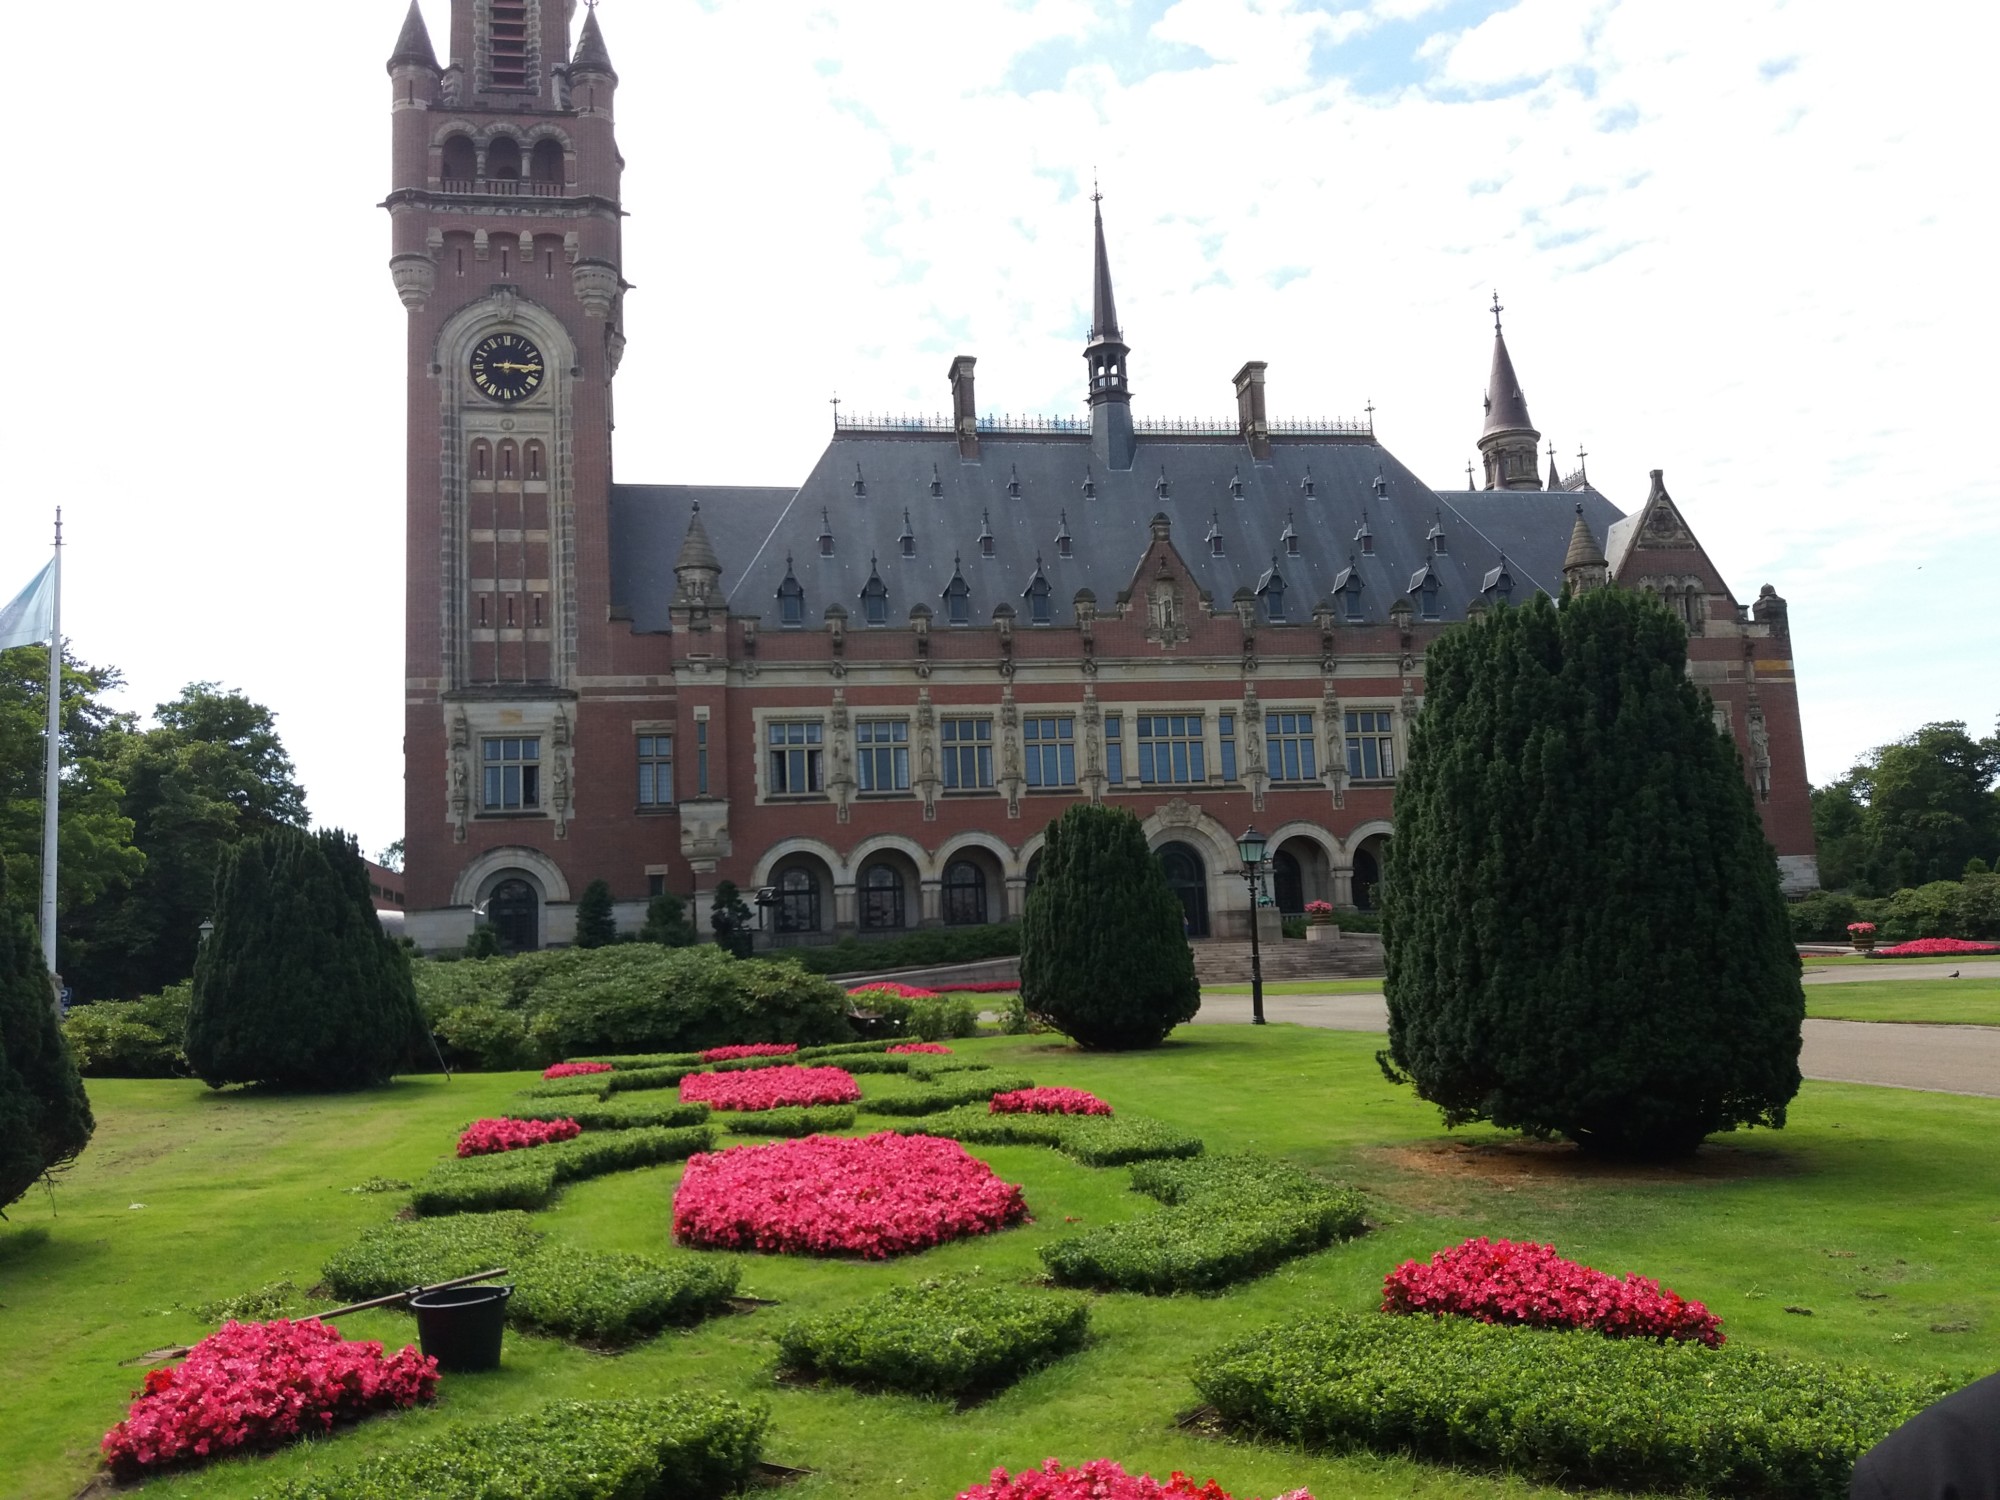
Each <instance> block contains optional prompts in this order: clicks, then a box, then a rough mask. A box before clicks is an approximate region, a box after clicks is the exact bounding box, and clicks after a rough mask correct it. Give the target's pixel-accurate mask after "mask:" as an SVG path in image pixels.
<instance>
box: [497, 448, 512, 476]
mask: <svg viewBox="0 0 2000 1500" xmlns="http://www.w3.org/2000/svg"><path fill="white" fill-rule="evenodd" d="M500 477H501V478H502V479H512V478H513V477H514V445H513V444H512V443H502V444H501V445H500Z"/></svg>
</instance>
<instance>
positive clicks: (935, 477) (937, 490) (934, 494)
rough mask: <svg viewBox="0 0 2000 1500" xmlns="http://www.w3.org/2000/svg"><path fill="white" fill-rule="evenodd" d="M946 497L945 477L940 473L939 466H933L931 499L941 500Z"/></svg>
mask: <svg viewBox="0 0 2000 1500" xmlns="http://www.w3.org/2000/svg"><path fill="white" fill-rule="evenodd" d="M943 495H944V476H943V475H942V474H940V473H938V466H937V465H936V464H932V465H931V498H932V499H934V500H935V499H940V498H942V497H943Z"/></svg>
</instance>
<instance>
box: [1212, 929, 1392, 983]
mask: <svg viewBox="0 0 2000 1500" xmlns="http://www.w3.org/2000/svg"><path fill="white" fill-rule="evenodd" d="M1190 946H1191V947H1193V949H1194V972H1195V977H1196V978H1197V979H1199V980H1200V981H1201V982H1202V983H1203V984H1248V983H1249V982H1250V944H1249V942H1248V941H1243V942H1225V941H1223V940H1221V939H1211V940H1209V941H1206V942H1200V943H1194V944H1191V945H1190ZM1263 968H1264V982H1265V983H1266V984H1272V983H1276V982H1277V981H1279V980H1286V981H1295V980H1301V979H1379V978H1381V977H1382V974H1383V967H1382V939H1381V938H1380V937H1378V936H1377V935H1376V934H1374V933H1372V932H1347V933H1342V934H1341V936H1340V941H1339V942H1337V943H1306V942H1301V941H1299V940H1298V939H1296V938H1288V939H1286V940H1285V941H1283V942H1279V943H1266V944H1265V945H1264V951H1263Z"/></svg>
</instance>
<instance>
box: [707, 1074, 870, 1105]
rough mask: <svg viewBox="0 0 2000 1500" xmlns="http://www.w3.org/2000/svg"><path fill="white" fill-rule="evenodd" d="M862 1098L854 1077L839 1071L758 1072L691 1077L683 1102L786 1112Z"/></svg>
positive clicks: (859, 1087)
mask: <svg viewBox="0 0 2000 1500" xmlns="http://www.w3.org/2000/svg"><path fill="white" fill-rule="evenodd" d="M860 1097H861V1086H860V1085H859V1084H857V1083H856V1082H855V1081H854V1075H853V1074H852V1073H849V1072H846V1071H845V1070H843V1069H840V1068H785V1067H779V1068H755V1069H752V1070H751V1071H749V1072H747V1073H690V1074H688V1076H687V1077H685V1078H683V1079H682V1080H681V1102H682V1103H684V1104H706V1105H707V1106H708V1107H709V1108H710V1109H743V1110H752V1109H783V1108H786V1107H788V1106H794V1105H801V1106H802V1105H812V1104H852V1103H853V1102H854V1101H855V1100H857V1099H859V1098H860Z"/></svg>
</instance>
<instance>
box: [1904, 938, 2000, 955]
mask: <svg viewBox="0 0 2000 1500" xmlns="http://www.w3.org/2000/svg"><path fill="white" fill-rule="evenodd" d="M1946 953H2000V943H1972V942H1967V941H1966V940H1965V939H1964V938H1918V939H1917V940H1916V941H1915V942H1913V943H1898V944H1896V945H1895V946H1894V947H1893V948H1877V949H1876V950H1875V957H1877V958H1922V957H1925V956H1926V955H1929V954H1946Z"/></svg>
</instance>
